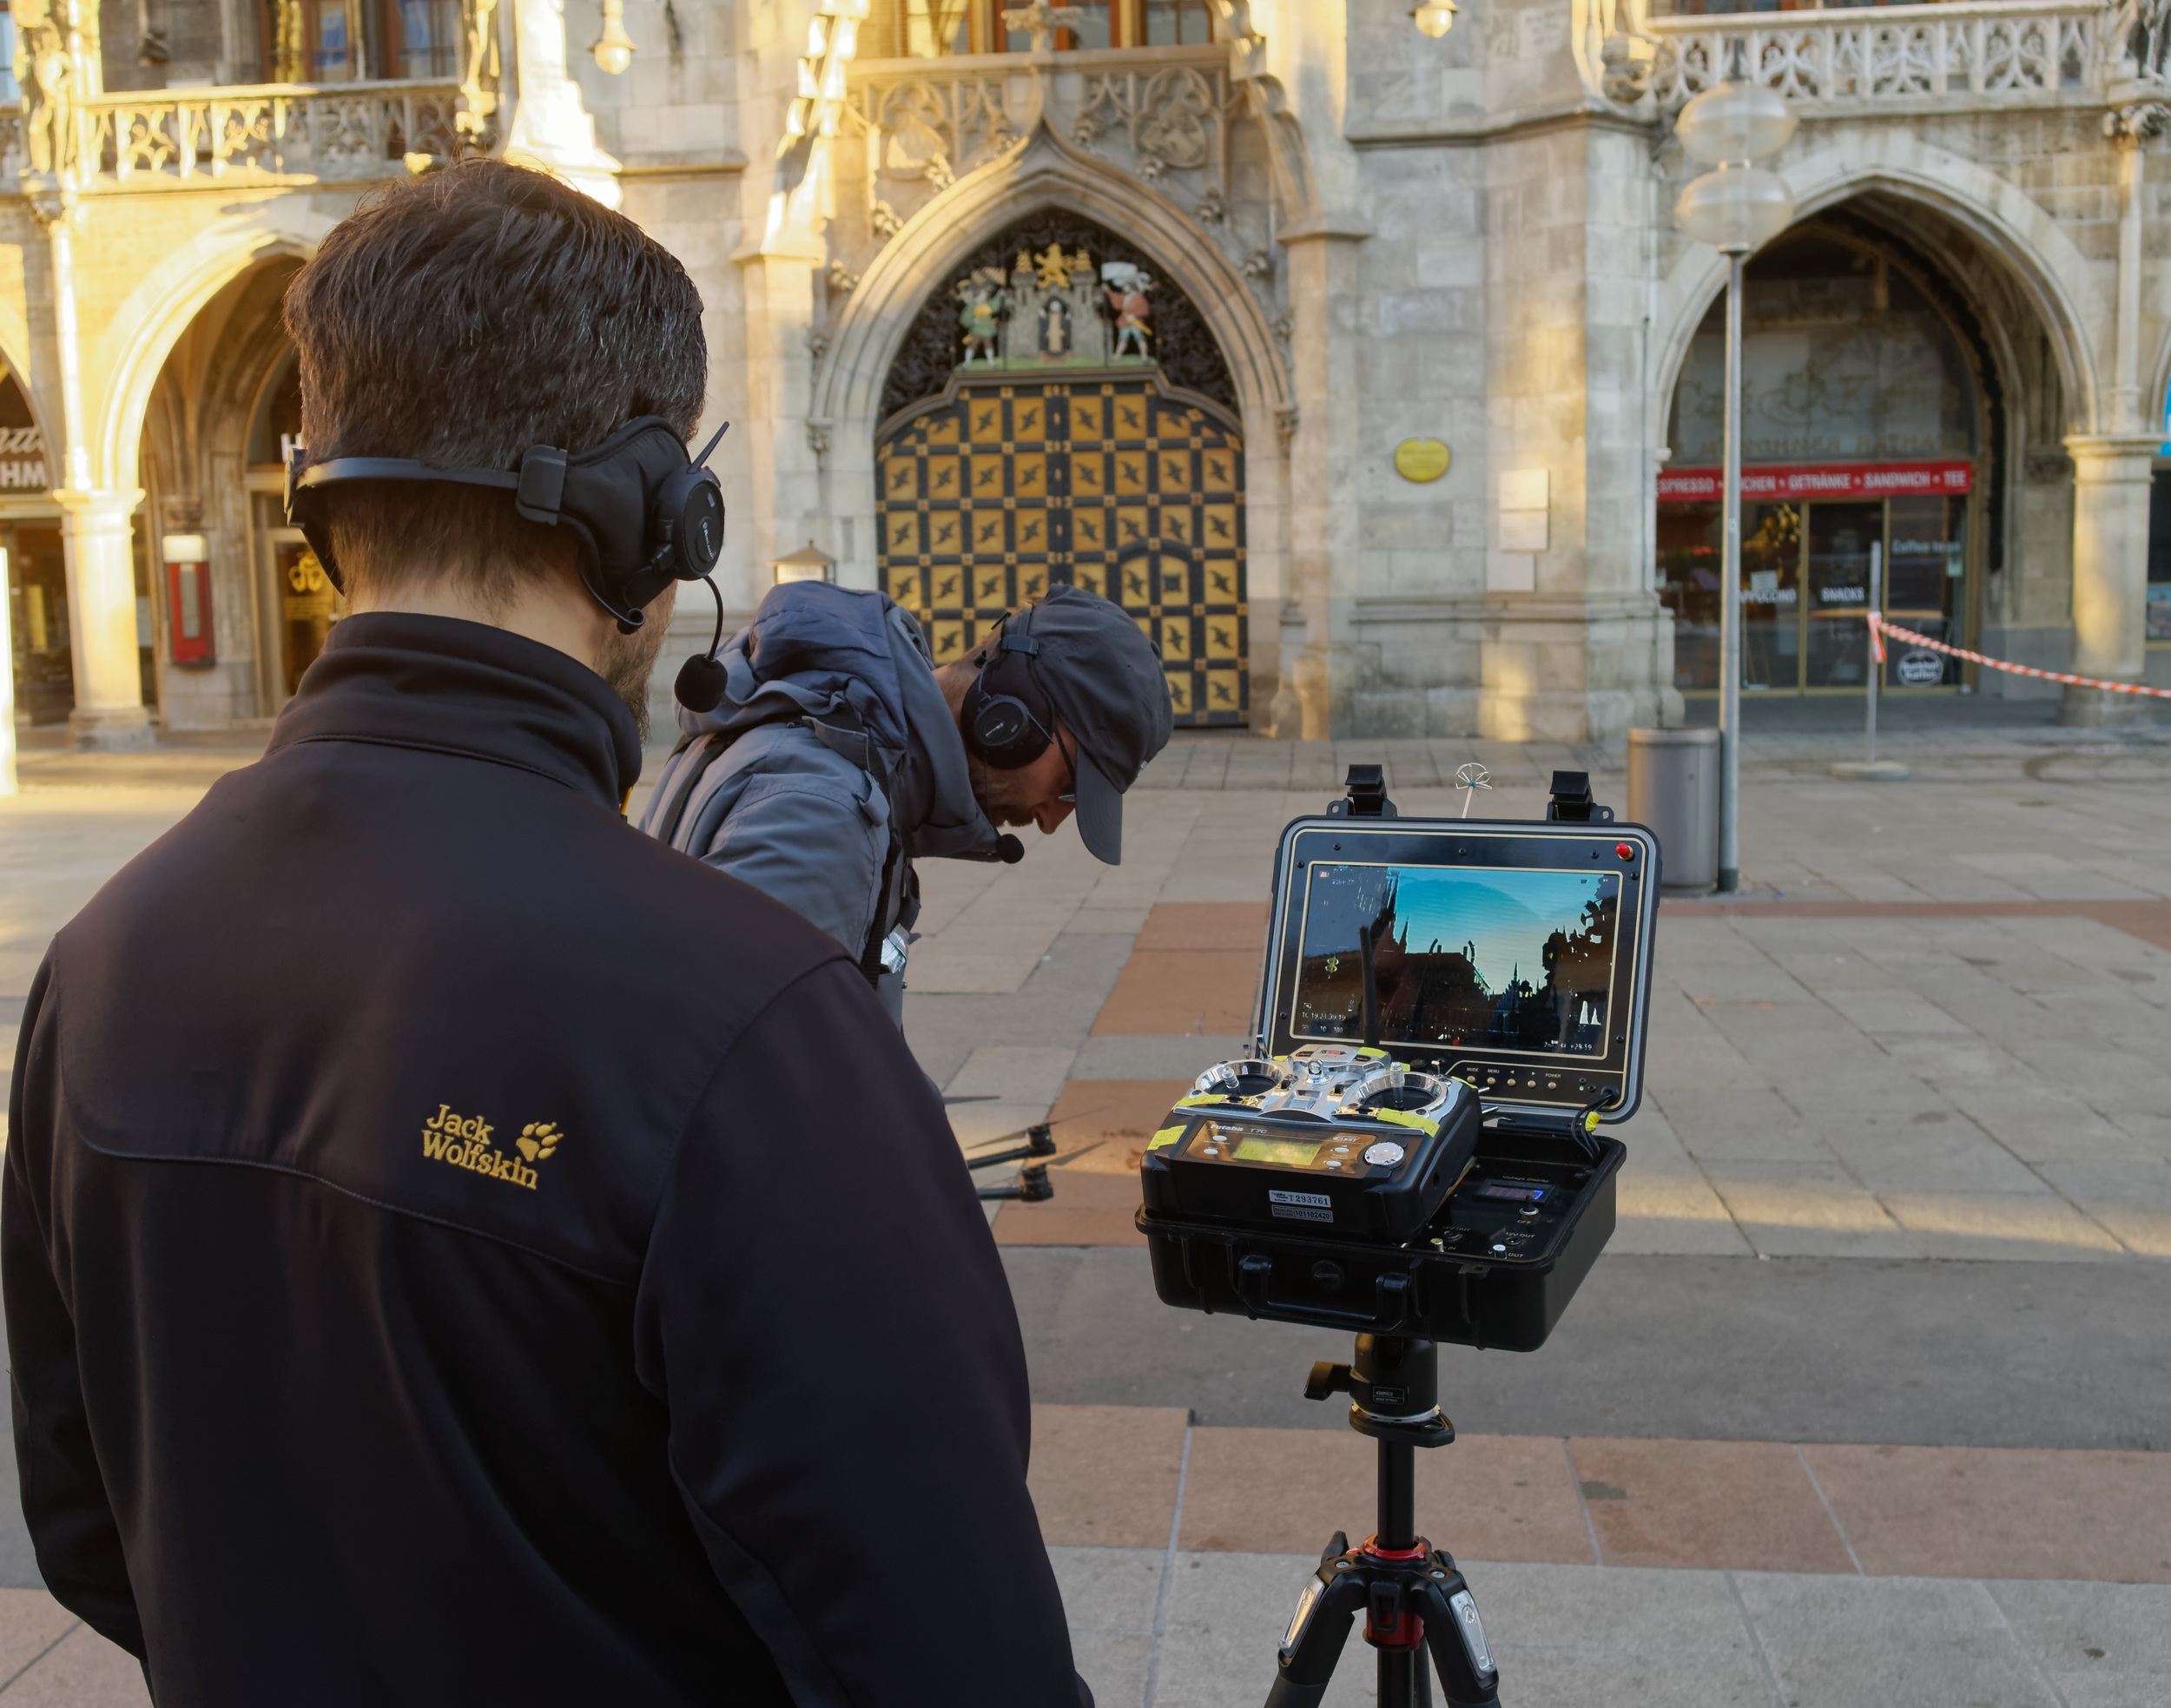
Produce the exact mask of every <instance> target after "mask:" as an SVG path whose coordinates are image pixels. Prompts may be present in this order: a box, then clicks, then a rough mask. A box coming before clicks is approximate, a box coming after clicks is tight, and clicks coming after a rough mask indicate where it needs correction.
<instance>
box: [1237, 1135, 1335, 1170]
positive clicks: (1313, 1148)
mask: <svg viewBox="0 0 2171 1708" xmlns="http://www.w3.org/2000/svg"><path fill="white" fill-rule="evenodd" d="M1326 1143H1327V1142H1326V1140H1324V1139H1320V1140H1317V1141H1316V1142H1306V1141H1304V1140H1302V1139H1294V1138H1247V1139H1244V1140H1242V1141H1241V1142H1239V1143H1238V1144H1237V1148H1236V1150H1235V1151H1233V1152H1231V1155H1233V1156H1234V1157H1236V1159H1237V1161H1238V1162H1240V1163H1280V1164H1283V1166H1284V1167H1287V1168H1310V1166H1311V1165H1312V1164H1314V1163H1315V1162H1316V1161H1317V1160H1318V1159H1319V1153H1320V1151H1322V1150H1323V1149H1324V1148H1325V1146H1326Z"/></svg>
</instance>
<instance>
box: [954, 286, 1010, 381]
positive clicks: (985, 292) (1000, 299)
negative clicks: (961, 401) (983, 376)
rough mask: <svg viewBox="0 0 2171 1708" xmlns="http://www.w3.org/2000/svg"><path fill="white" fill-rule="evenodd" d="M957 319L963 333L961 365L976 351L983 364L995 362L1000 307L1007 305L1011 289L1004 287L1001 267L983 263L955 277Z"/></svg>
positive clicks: (998, 338) (1008, 305)
mask: <svg viewBox="0 0 2171 1708" xmlns="http://www.w3.org/2000/svg"><path fill="white" fill-rule="evenodd" d="M957 295H958V301H959V302H960V304H961V305H962V307H960V308H959V310H958V316H957V323H958V326H959V327H960V329H961V330H962V331H963V332H964V333H965V359H964V361H963V362H961V363H960V366H963V367H970V366H972V365H973V357H974V356H975V355H978V356H979V357H980V360H981V363H982V365H983V366H987V367H993V366H995V359H996V353H997V351H998V349H999V347H1000V345H999V340H1000V337H1001V333H1002V322H1003V311H1004V310H1006V308H1008V307H1010V293H1009V292H1007V291H1006V290H1005V289H1003V277H1002V269H1001V268H1000V267H981V268H980V269H979V270H978V271H977V272H975V273H973V274H969V275H968V276H967V277H966V278H963V279H960V280H958V284H957Z"/></svg>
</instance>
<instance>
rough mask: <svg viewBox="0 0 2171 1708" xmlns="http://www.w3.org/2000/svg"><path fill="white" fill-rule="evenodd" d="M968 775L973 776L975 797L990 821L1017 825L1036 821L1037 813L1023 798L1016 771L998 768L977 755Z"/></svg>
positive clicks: (1002, 824)
mask: <svg viewBox="0 0 2171 1708" xmlns="http://www.w3.org/2000/svg"><path fill="white" fill-rule="evenodd" d="M967 775H970V777H971V778H972V782H973V800H974V801H976V802H978V803H979V806H980V811H981V812H982V813H984V814H987V821H988V822H989V823H990V824H993V825H999V826H1006V827H1011V828H1015V827H1017V826H1019V825H1026V824H1031V823H1032V822H1033V814H1031V813H1028V812H1026V810H1025V809H1024V808H1023V807H1022V806H1021V805H1020V802H1019V800H1018V795H1019V788H1018V774H1017V773H1016V772H1015V771H998V770H997V769H995V768H994V767H993V766H992V765H990V764H988V763H987V761H986V760H984V759H973V760H972V761H971V768H970V770H969V772H968V774H967Z"/></svg>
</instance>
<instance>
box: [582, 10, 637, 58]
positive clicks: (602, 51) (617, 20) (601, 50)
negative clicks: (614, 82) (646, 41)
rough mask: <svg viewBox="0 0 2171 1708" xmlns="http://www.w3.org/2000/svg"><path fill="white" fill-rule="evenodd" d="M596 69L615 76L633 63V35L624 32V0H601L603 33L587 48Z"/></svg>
mask: <svg viewBox="0 0 2171 1708" xmlns="http://www.w3.org/2000/svg"><path fill="white" fill-rule="evenodd" d="M588 51H589V52H591V53H592V54H593V55H595V56H596V64H597V69H600V70H602V71H603V72H604V73H605V74H606V75H607V76H613V77H615V76H619V75H620V74H621V73H622V72H624V69H626V67H627V66H629V65H630V64H632V63H633V37H631V36H629V35H627V34H626V33H625V0H603V34H602V35H600V36H597V37H596V42H595V45H594V46H593V47H591V48H590V49H588Z"/></svg>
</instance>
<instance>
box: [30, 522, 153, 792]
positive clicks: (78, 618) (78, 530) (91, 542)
mask: <svg viewBox="0 0 2171 1708" xmlns="http://www.w3.org/2000/svg"><path fill="white" fill-rule="evenodd" d="M53 498H54V500H55V502H56V503H57V504H59V505H60V506H61V524H60V526H61V542H62V544H63V546H64V547H65V548H66V551H67V555H68V616H69V623H68V627H69V644H70V645H71V647H72V648H73V650H74V654H75V666H76V709H75V710H74V712H73V713H71V714H70V715H69V719H68V727H69V729H71V730H73V731H74V732H75V736H76V746H77V747H80V748H105V749H116V748H143V747H148V746H149V745H150V744H151V722H150V715H149V714H148V712H146V711H145V710H144V709H143V667H142V655H141V653H140V652H139V651H138V650H137V646H136V628H135V525H134V523H133V521H132V519H131V518H133V517H134V516H135V507H136V505H138V504H141V503H142V501H143V494H142V492H141V491H115V490H113V489H111V488H103V489H92V490H89V491H86V490H83V489H82V488H78V487H73V486H63V487H61V488H59V489H58V490H57V491H55V492H54V494H53Z"/></svg>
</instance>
